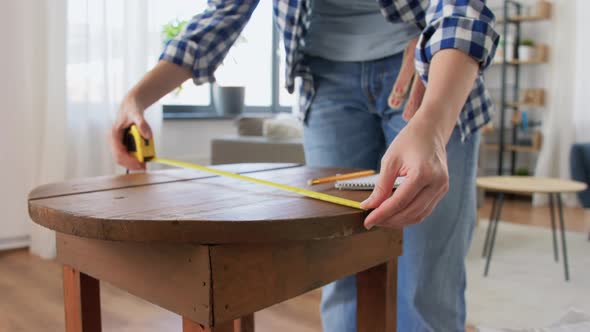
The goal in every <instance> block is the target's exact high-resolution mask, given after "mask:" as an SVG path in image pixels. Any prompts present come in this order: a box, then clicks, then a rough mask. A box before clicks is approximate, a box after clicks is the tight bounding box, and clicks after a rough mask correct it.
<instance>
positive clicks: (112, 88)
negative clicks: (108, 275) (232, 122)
mask: <svg viewBox="0 0 590 332" xmlns="http://www.w3.org/2000/svg"><path fill="white" fill-rule="evenodd" d="M24 2H26V3H31V6H30V7H31V8H30V9H31V10H30V11H29V13H30V12H33V13H40V14H39V16H43V20H41V21H40V22H41V23H40V24H39V26H38V29H35V31H27V32H28V35H27V36H23V38H25V39H26V38H30V39H32V40H38V41H40V43H39V44H35V43H33V44H32V45H33V46H31V47H29V49H26V52H24V53H23V56H29V57H33V58H34V60H35V61H33V62H34V63H35V65H34V66H29V67H27V68H26V69H27V70H28V71H29V72H27V74H28V75H29V77H34V78H35V79H32V80H29V81H31V82H32V83H34V84H35V87H33V88H31V91H34V96H31V98H30V99H28V100H30V101H31V104H30V105H26V106H27V109H30V110H32V112H31V114H30V116H29V117H28V121H27V123H28V128H29V129H31V130H30V131H29V133H34V137H33V139H32V140H31V144H29V145H28V148H29V150H28V152H27V154H26V155H27V156H31V158H29V159H30V160H29V162H27V163H25V164H26V165H29V166H30V168H31V169H30V170H29V171H28V174H29V178H30V179H32V181H31V182H32V183H31V185H30V186H29V189H30V188H32V187H33V186H34V185H39V184H42V183H47V182H55V181H63V180H64V179H71V178H78V177H86V176H96V175H107V174H114V173H115V172H121V171H122V169H121V168H119V167H116V166H115V163H114V162H113V160H112V158H111V155H110V150H109V146H108V144H107V135H108V132H109V129H110V126H111V124H112V122H113V120H114V118H115V115H116V112H117V110H118V107H119V104H120V102H121V100H122V99H123V97H124V95H125V93H126V92H127V91H128V90H129V88H130V87H131V86H132V85H133V84H134V83H135V82H137V81H138V80H139V79H140V78H141V76H142V75H143V74H145V72H146V70H147V69H148V68H149V67H150V66H153V65H154V64H155V62H156V61H157V53H158V51H159V50H160V47H161V41H160V40H159V38H160V36H159V34H158V33H157V29H158V27H156V30H154V27H152V29H148V4H149V2H148V1H141V0H125V1H119V0H69V1H67V4H66V0H59V1H55V0H37V1H35V0H26V1H24ZM39 4H41V5H42V6H40V7H36V6H35V5H39ZM19 25H20V24H19ZM154 31H156V32H155V33H154ZM40 32H41V36H42V37H41V38H36V36H37V34H39V33H40ZM37 70H39V72H38V71H37ZM39 74H41V75H39ZM38 76H41V77H40V78H41V80H37V78H38ZM26 88H27V87H23V89H26ZM158 109H159V107H154V110H150V111H149V112H147V115H148V121H150V123H151V124H152V127H153V129H154V132H155V133H156V135H157V134H158V132H159V128H160V120H159V119H161V114H160V113H159V112H158ZM33 159H34V160H33ZM22 199H23V202H25V201H26V199H25V198H24V197H23V198H22ZM24 212H25V213H26V211H24ZM25 218H26V217H25ZM30 248H31V252H33V253H34V254H37V255H40V256H42V257H47V258H49V257H53V256H54V255H55V235H54V233H53V232H52V231H49V230H47V229H45V228H42V227H40V226H37V225H33V226H32V230H31V245H30Z"/></svg>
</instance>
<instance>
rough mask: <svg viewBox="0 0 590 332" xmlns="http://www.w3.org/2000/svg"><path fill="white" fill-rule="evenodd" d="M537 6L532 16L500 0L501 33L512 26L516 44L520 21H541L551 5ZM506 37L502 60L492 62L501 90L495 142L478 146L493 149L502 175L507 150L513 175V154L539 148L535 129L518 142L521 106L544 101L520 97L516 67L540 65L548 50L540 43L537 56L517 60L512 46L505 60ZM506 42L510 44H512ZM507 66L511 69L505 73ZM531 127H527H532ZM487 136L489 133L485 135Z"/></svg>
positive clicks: (534, 105) (541, 3) (513, 3)
mask: <svg viewBox="0 0 590 332" xmlns="http://www.w3.org/2000/svg"><path fill="white" fill-rule="evenodd" d="M537 6H539V8H542V9H543V10H542V11H540V13H535V14H534V15H523V5H522V4H521V3H519V2H518V1H515V0H504V3H503V14H504V16H503V17H504V19H501V20H498V22H499V23H501V24H502V35H503V36H505V37H506V36H508V29H509V26H513V27H514V29H515V40H514V45H519V44H520V41H521V24H522V23H525V22H537V21H544V20H548V19H550V13H551V4H550V3H548V2H547V1H544V0H540V1H539V3H538V5H537ZM510 9H514V11H515V15H510V14H509V12H510ZM507 44H508V43H507V40H506V38H503V40H502V49H503V55H502V59H500V60H499V61H496V62H494V63H493V65H496V66H501V90H500V91H501V93H500V100H499V102H498V103H497V106H498V109H499V115H500V123H499V128H498V131H497V132H498V143H494V144H490V143H483V144H482V148H483V149H486V150H492V151H497V153H498V158H497V159H498V165H497V172H496V173H497V174H498V175H502V174H505V170H506V169H507V167H506V166H507V165H505V153H510V164H509V168H508V170H509V173H510V174H515V173H516V162H517V154H518V153H535V152H538V151H539V150H540V149H541V144H542V143H541V142H542V138H541V137H540V133H538V132H535V133H534V136H533V139H532V142H531V144H529V145H524V144H519V142H520V140H519V128H520V126H521V124H520V123H519V119H520V117H521V115H522V113H520V112H521V109H522V108H524V107H528V108H541V107H544V106H545V105H544V102H542V103H541V102H538V101H537V102H531V101H525V100H520V99H519V98H520V71H521V68H520V66H526V65H542V64H545V63H548V53H549V47H548V46H546V45H541V46H540V47H538V49H537V56H536V57H535V58H533V59H528V60H524V61H523V60H519V59H518V50H517V48H518V47H515V48H516V49H515V50H514V54H515V56H514V59H507V53H508V52H507V47H509V45H507ZM514 45H510V46H514ZM509 69H510V70H511V72H510V73H509ZM510 74H511V75H513V80H514V85H513V87H512V89H513V91H512V92H513V93H512V95H513V97H512V100H508V89H509V87H508V84H507V81H508V76H509V75H510ZM508 112H511V113H512V121H510V124H511V125H510V126H507V121H506V120H507V116H509V115H508ZM538 125H539V123H535V126H538ZM529 127H531V130H533V129H532V127H533V126H529ZM508 132H510V136H511V137H510V138H509V139H507V137H505V136H506V134H507V133H508ZM488 135H489V134H488Z"/></svg>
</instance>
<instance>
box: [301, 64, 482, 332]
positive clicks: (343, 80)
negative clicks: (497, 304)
mask: <svg viewBox="0 0 590 332" xmlns="http://www.w3.org/2000/svg"><path fill="white" fill-rule="evenodd" d="M307 61H308V62H309V64H310V67H311V70H312V73H313V75H314V82H315V84H316V91H317V94H316V96H315V98H314V100H313V103H312V106H311V110H310V112H309V114H308V118H307V120H306V123H305V127H304V146H305V155H306V159H307V164H308V165H311V166H340V167H359V168H368V169H375V170H378V169H379V162H380V160H381V157H382V155H383V153H384V151H385V149H386V148H387V146H388V145H389V144H390V143H391V142H392V140H393V139H394V138H395V136H396V135H397V134H398V133H399V132H400V130H401V129H402V128H404V126H405V125H406V122H405V121H404V120H403V119H402V110H401V109H400V110H394V109H391V108H389V106H388V104H387V99H388V96H389V93H390V91H391V88H392V87H393V84H394V81H395V79H396V76H397V74H398V71H399V68H400V65H401V61H402V54H397V55H393V56H390V57H387V58H384V59H379V60H374V61H368V62H334V61H329V60H325V59H321V58H317V57H309V58H308V59H307ZM478 145H479V136H478V135H474V136H472V137H470V138H469V139H468V140H467V141H466V142H463V143H462V142H461V139H460V133H459V130H458V129H457V128H456V129H455V130H454V132H453V134H452V137H451V139H450V140H449V143H448V144H447V159H448V169H449V178H450V179H449V182H450V183H449V185H450V188H449V192H448V193H447V194H446V195H445V196H444V198H443V199H442V200H441V201H440V203H439V204H438V205H437V207H436V208H435V209H434V211H433V213H432V214H431V215H430V216H429V217H428V218H427V219H426V220H424V221H423V222H422V223H420V224H418V225H413V226H409V227H406V228H405V229H404V231H403V232H404V242H403V256H401V257H400V258H399V261H398V271H399V272H398V299H397V300H398V316H397V317H398V330H399V331H403V332H411V331H463V330H464V329H465V279H466V278H465V256H466V254H467V250H468V248H469V244H470V241H471V235H472V232H473V227H474V222H475V218H476V213H475V208H476V207H475V197H476V194H475V176H476V161H477V151H478ZM359 249H360V248H359ZM321 314H322V324H323V327H324V331H326V332H332V331H338V332H344V331H355V330H356V280H355V276H354V275H353V276H349V277H346V278H344V279H341V280H338V281H336V282H333V283H331V284H329V285H327V286H325V287H324V288H323V290H322V303H321Z"/></svg>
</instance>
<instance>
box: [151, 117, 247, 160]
mask: <svg viewBox="0 0 590 332" xmlns="http://www.w3.org/2000/svg"><path fill="white" fill-rule="evenodd" d="M236 132H237V131H236V128H235V126H234V124H233V121H231V120H164V121H163V123H162V131H161V137H160V138H159V143H158V142H156V145H157V153H158V154H159V155H161V156H165V157H169V158H174V159H179V160H183V161H188V162H193V163H197V164H204V165H208V164H210V162H211V158H210V157H211V140H212V139H213V138H215V137H221V136H227V135H235V134H236Z"/></svg>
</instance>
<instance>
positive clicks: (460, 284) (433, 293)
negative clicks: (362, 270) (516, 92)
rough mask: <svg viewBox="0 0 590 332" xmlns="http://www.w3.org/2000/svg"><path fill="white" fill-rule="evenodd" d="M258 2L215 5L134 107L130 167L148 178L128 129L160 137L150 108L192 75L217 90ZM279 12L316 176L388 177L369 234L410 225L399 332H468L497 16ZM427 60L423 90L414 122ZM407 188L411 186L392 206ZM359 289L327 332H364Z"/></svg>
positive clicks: (365, 0)
mask: <svg viewBox="0 0 590 332" xmlns="http://www.w3.org/2000/svg"><path fill="white" fill-rule="evenodd" d="M256 4H257V0H242V1H237V0H236V1H223V0H210V1H209V9H208V10H206V11H205V12H204V13H202V14H199V15H197V16H195V17H194V18H193V19H192V21H191V22H190V23H189V24H188V26H187V28H186V30H185V31H184V32H183V34H182V35H181V36H180V37H178V38H176V39H174V40H172V41H170V42H169V43H168V44H167V46H166V47H165V49H164V52H163V54H162V56H161V58H160V62H159V63H158V64H157V65H156V66H155V68H154V69H152V70H151V71H150V72H149V73H147V74H146V76H145V77H144V78H143V79H142V80H141V81H140V82H139V83H138V84H137V85H136V86H135V87H134V88H133V89H132V90H131V91H130V92H129V93H128V95H127V96H126V98H125V100H124V101H123V104H122V106H121V109H120V112H119V114H118V118H117V120H116V123H115V124H114V126H113V130H112V135H111V146H112V147H113V154H114V156H115V158H116V160H117V162H118V163H119V164H121V165H123V166H125V167H127V168H130V169H142V168H143V167H144V166H143V165H142V164H140V163H139V162H138V161H136V160H135V159H133V158H132V157H131V156H129V155H128V154H127V152H126V150H125V147H124V146H123V145H122V144H121V141H122V140H121V138H122V135H123V130H124V129H125V128H126V127H128V126H130V125H131V124H133V123H135V124H136V125H138V127H139V130H140V132H141V133H142V135H143V136H145V137H150V136H151V132H150V128H149V125H148V124H147V123H146V122H145V120H144V118H143V111H144V110H145V109H146V108H147V107H148V106H149V105H151V104H152V103H154V102H155V101H157V100H158V99H159V98H161V97H162V96H164V95H165V94H166V93H168V92H169V91H172V90H173V89H174V88H175V87H177V86H178V85H179V84H181V83H182V82H184V81H185V80H187V79H189V78H191V77H192V79H193V81H194V82H195V84H201V83H205V82H211V81H213V73H214V71H215V69H216V68H217V66H218V65H219V64H220V63H221V61H222V60H223V57H224V56H225V55H226V54H227V51H228V50H229V48H230V47H231V45H232V43H233V42H234V41H235V39H236V38H237V36H238V35H239V33H240V31H241V30H242V28H243V27H244V25H245V24H246V23H247V21H248V19H249V18H250V16H251V14H252V12H253V11H254V9H255V7H256ZM274 12H275V16H276V21H277V24H278V27H279V29H280V30H281V32H282V35H283V39H284V44H285V49H286V63H287V73H286V80H287V82H286V87H287V89H288V90H289V92H293V90H294V85H295V84H294V82H295V77H301V79H302V81H301V85H300V86H299V89H300V96H301V98H300V101H299V103H300V109H301V110H303V114H302V118H303V120H304V123H305V127H304V128H305V129H304V147H305V153H306V159H307V162H308V164H309V165H312V166H340V167H359V168H374V169H380V173H381V176H380V180H379V183H378V185H377V186H376V188H375V190H374V191H373V193H372V194H371V196H370V197H369V198H368V199H367V200H366V201H365V202H363V207H364V208H367V209H374V210H373V211H372V212H371V213H370V215H369V216H368V217H367V218H366V220H365V227H367V228H371V227H374V226H379V227H402V226H403V227H405V228H404V245H403V256H402V257H401V258H400V260H399V262H398V266H399V281H398V310H399V312H398V329H399V330H400V331H431V330H435V331H460V330H464V328H465V300H464V290H465V266H464V258H465V255H466V253H467V249H468V247H469V241H470V237H471V233H472V227H473V222H474V220H475V192H474V191H475V166H476V160H477V146H478V139H479V136H478V129H479V128H480V127H481V126H483V125H484V124H485V123H487V122H488V121H489V119H490V109H491V102H490V98H489V96H488V94H487V92H486V91H485V89H484V87H483V80H482V78H481V71H482V70H483V69H485V68H486V67H487V66H488V65H489V64H490V62H491V60H492V58H493V55H494V51H495V46H496V45H497V40H498V35H497V33H496V32H495V31H494V28H493V24H494V16H493V14H492V13H491V11H490V10H489V9H488V8H487V7H486V6H485V3H484V1H482V0H455V1H452V0H438V1H434V0H433V1H428V0H379V1H375V0H313V1H312V0H289V1H288V0H275V2H274ZM416 37H419V41H418V42H417V44H416ZM407 45H409V46H408V49H409V52H407V56H406V57H405V60H404V55H403V50H404V49H405V48H406V46H407ZM414 45H415V46H414ZM414 48H415V55H416V59H415V60H416V61H415V67H416V71H417V73H418V75H419V78H416V79H415V80H414V84H413V89H412V92H411V96H410V98H409V101H408V102H407V103H405V111H404V109H403V107H404V100H405V99H406V91H407V87H408V86H409V85H410V82H411V77H412V74H413V71H412V70H411V69H409V67H408V66H411V64H412V62H413V61H412V59H413V58H414V57H413V54H414V50H413V49H414ZM396 81H397V82H396ZM422 83H426V84H425V85H422ZM394 85H395V88H393V87H394ZM392 88H393V90H392ZM397 176H406V180H405V182H404V183H403V184H402V185H401V186H400V188H399V189H397V190H396V191H395V192H394V193H393V194H392V195H391V194H390V193H391V191H392V187H393V183H394V180H395V178H396V177H397ZM447 192H448V194H447ZM355 287H356V286H355V280H354V276H350V277H347V278H344V279H342V280H339V281H336V282H334V283H332V284H330V285H328V286H326V287H324V289H323V292H322V294H323V295H322V307H321V309H322V322H323V325H324V330H325V331H354V330H355V326H356V317H355V312H356V310H355V309H356V290H355Z"/></svg>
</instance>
